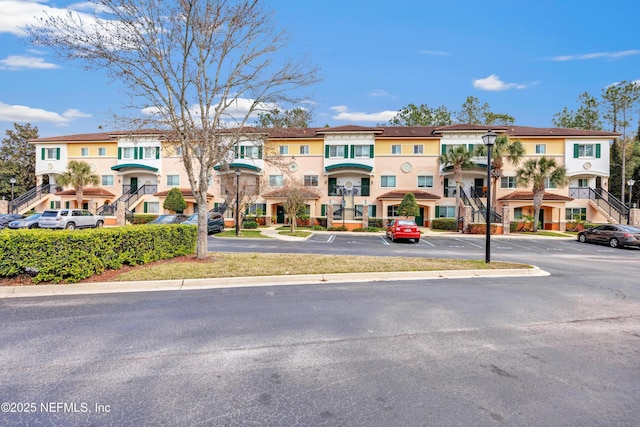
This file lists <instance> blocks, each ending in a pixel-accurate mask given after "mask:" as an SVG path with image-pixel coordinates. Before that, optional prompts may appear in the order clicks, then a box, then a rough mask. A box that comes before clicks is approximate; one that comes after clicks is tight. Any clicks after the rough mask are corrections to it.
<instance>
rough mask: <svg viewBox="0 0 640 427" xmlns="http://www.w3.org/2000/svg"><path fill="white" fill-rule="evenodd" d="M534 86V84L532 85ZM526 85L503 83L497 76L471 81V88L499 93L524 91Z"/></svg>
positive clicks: (492, 75)
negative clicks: (501, 91) (503, 91)
mask: <svg viewBox="0 0 640 427" xmlns="http://www.w3.org/2000/svg"><path fill="white" fill-rule="evenodd" d="M532 84H535V83H532ZM527 86H528V85H525V84H521V83H505V82H503V81H502V80H500V77H499V76H496V75H495V74H491V75H490V76H489V77H486V78H484V79H476V80H474V81H473V87H475V88H476V89H480V90H488V91H500V90H508V89H526V88H527Z"/></svg>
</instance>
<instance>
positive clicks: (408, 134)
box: [29, 124, 621, 143]
mask: <svg viewBox="0 0 640 427" xmlns="http://www.w3.org/2000/svg"><path fill="white" fill-rule="evenodd" d="M490 130H493V131H494V132H496V133H497V134H507V135H509V136H511V137H514V138H517V137H554V138H566V137H576V138H617V137H619V136H620V135H621V134H620V133H618V132H606V131H594V130H584V129H567V128H538V127H531V126H515V125H512V126H505V125H495V126H487V125H469V124H455V125H451V126H385V127H366V126H357V125H345V126H336V127H320V128H278V129H275V128H259V127H251V126H247V127H245V128H241V129H239V128H236V129H220V132H221V133H232V132H233V133H235V132H238V131H240V133H244V134H262V135H268V136H269V137H271V138H281V139H286V138H322V137H323V136H324V135H325V134H331V133H372V134H375V135H376V137H378V138H434V139H437V138H440V137H441V136H442V134H445V133H451V132H483V133H484V132H488V131H490ZM168 132H169V131H166V130H158V129H140V130H134V131H114V132H100V133H88V134H76V135H66V136H56V137H51V138H38V139H32V140H29V142H30V143H53V142H70V143H72V142H100V141H115V140H117V139H118V138H121V137H125V136H134V135H137V136H156V137H160V138H164V137H165V136H166V135H167V133H168Z"/></svg>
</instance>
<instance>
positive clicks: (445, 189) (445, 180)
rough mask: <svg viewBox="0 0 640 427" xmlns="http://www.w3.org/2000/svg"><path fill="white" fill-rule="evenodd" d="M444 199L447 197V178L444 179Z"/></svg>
mask: <svg viewBox="0 0 640 427" xmlns="http://www.w3.org/2000/svg"><path fill="white" fill-rule="evenodd" d="M444 197H449V178H445V179H444Z"/></svg>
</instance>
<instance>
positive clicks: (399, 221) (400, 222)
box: [398, 219, 416, 225]
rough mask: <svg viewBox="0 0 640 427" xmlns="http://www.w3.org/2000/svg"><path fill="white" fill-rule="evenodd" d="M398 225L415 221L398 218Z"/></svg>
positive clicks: (412, 223)
mask: <svg viewBox="0 0 640 427" xmlns="http://www.w3.org/2000/svg"><path fill="white" fill-rule="evenodd" d="M398 225H416V223H415V221H411V220H409V219H401V220H398Z"/></svg>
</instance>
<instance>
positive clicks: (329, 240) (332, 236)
mask: <svg viewBox="0 0 640 427" xmlns="http://www.w3.org/2000/svg"><path fill="white" fill-rule="evenodd" d="M335 238H336V235H335V234H332V235H331V236H329V238H328V239H327V243H331V242H333V241H334V240H335Z"/></svg>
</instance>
